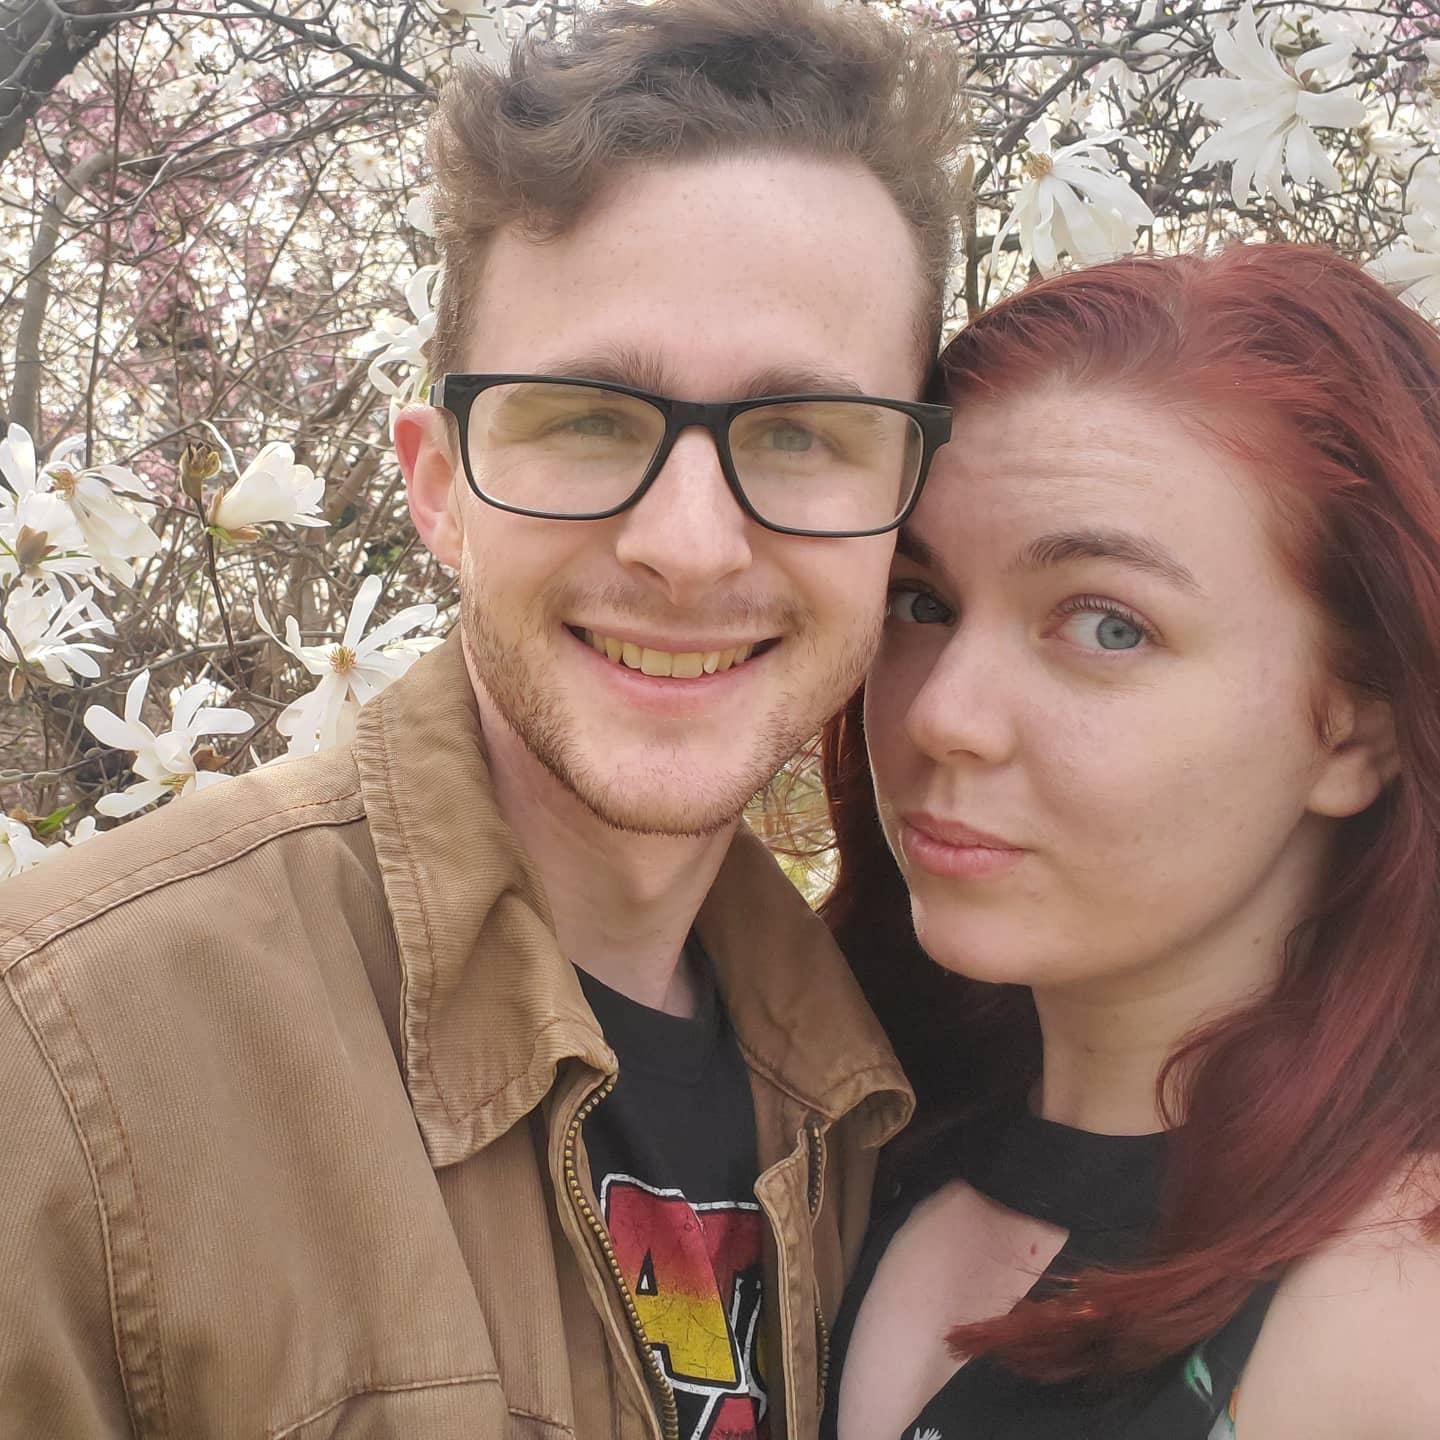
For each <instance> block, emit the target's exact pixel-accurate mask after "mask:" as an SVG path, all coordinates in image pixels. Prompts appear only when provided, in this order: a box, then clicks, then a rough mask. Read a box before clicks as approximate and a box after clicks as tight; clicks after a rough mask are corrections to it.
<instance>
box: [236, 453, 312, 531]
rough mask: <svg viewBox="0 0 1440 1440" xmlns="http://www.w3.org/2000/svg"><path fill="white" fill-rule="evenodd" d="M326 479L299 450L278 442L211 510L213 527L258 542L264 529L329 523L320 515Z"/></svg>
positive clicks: (248, 469)
mask: <svg viewBox="0 0 1440 1440" xmlns="http://www.w3.org/2000/svg"><path fill="white" fill-rule="evenodd" d="M324 500H325V481H324V478H323V477H322V476H318V475H316V474H315V472H314V471H313V470H312V469H311V468H310V467H309V466H308V465H297V464H296V463H295V451H294V450H293V449H292V448H291V447H290V446H289V445H286V444H284V443H283V442H282V441H278V440H276V441H272V442H271V443H270V444H269V445H267V446H266V447H265V448H264V449H263V450H262V451H261V452H260V453H259V454H258V455H257V456H256V457H255V458H254V459H253V460H252V461H251V462H250V463H249V464H248V465H247V466H246V467H245V469H244V472H243V473H242V474H241V476H240V478H239V479H238V480H237V481H236V482H235V483H234V484H233V485H232V486H231V487H230V488H229V489H228V490H226V491H225V492H224V493H223V494H222V495H221V496H220V498H219V499H218V500H216V501H215V504H214V505H213V506H212V507H211V510H210V523H211V525H213V526H214V527H215V528H216V529H217V530H221V531H223V532H224V533H225V534H226V535H227V536H228V537H230V538H232V539H254V538H255V534H256V529H255V527H256V526H259V525H320V526H323V525H325V524H327V523H328V522H327V521H326V519H325V517H324V516H323V515H322V514H320V513H319V511H320V507H321V505H322V504H323V503H324Z"/></svg>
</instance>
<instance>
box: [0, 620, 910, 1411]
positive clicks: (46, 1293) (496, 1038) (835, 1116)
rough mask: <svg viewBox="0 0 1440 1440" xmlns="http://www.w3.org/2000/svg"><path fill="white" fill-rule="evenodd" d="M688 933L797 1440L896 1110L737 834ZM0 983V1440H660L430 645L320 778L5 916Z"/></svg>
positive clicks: (473, 765)
mask: <svg viewBox="0 0 1440 1440" xmlns="http://www.w3.org/2000/svg"><path fill="white" fill-rule="evenodd" d="M698 926H699V931H700V935H701V938H702V939H703V941H704V944H705V945H706V947H707V949H708V950H709V952H710V954H711V956H712V957H713V959H714V963H715V967H716V973H717V977H718V983H719V986H720V989H721V992H722V994H723V996H724V998H725V1001H726V1004H727V1005H728V1007H729V1009H730V1013H731V1016H732V1018H733V1023H734V1027H735V1031H736V1033H737V1036H738V1038H739V1042H740V1046H741V1049H742V1052H743V1054H744V1057H745V1060H746V1063H747V1064H748V1066H749V1070H750V1076H751V1084H752V1088H753V1092H754V1098H755V1114H756V1122H757V1129H758V1136H759V1147H760V1163H761V1167H762V1174H761V1177H760V1180H759V1182H758V1184H757V1186H756V1195H757V1198H758V1200H759V1201H760V1203H761V1206H762V1208H763V1210H764V1212H765V1215H766V1216H767V1218H768V1221H769V1234H770V1241H769V1243H768V1247H767V1266H766V1268H767V1274H766V1299H765V1307H766V1308H765V1312H764V1317H765V1319H764V1323H765V1325H766V1326H767V1333H766V1336H765V1356H766V1374H765V1379H766V1382H767V1384H768V1388H769V1392H770V1403H771V1412H770V1415H771V1424H772V1433H773V1434H774V1435H775V1436H776V1437H777V1440H778V1437H782V1436H785V1437H791V1440H811V1437H813V1436H814V1435H815V1433H816V1427H817V1414H818V1409H817V1406H818V1403H819V1392H820V1389H821V1387H822V1385H823V1383H824V1379H823V1376H824V1370H825V1356H824V1351H825V1338H824V1335H825V1323H826V1321H827V1319H829V1318H830V1317H832V1316H833V1315H834V1312H835V1309H836V1305H837V1303H838V1301H839V1298H840V1289H841V1284H842V1280H843V1278H844V1276H845V1274H846V1272H847V1270H848V1268H849V1266H850V1264H851V1262H852V1261H853V1259H854V1256H855V1252H856V1249H857V1246H858V1244H859V1241H860V1237H861V1232H862V1229H863V1227H864V1225H865V1221H866V1211H867V1206H868V1201H869V1190H870V1183H871V1176H872V1169H873V1158H874V1151H875V1147H876V1146H877V1145H878V1144H880V1143H881V1142H883V1141H884V1140H885V1139H886V1138H887V1137H888V1136H890V1135H891V1134H892V1133H893V1132H894V1131H895V1130H896V1129H897V1128H898V1127H899V1126H900V1125H901V1124H902V1123H903V1122H904V1121H905V1119H906V1118H907V1116H908V1112H909V1107H910V1099H909V1095H908V1092H907V1091H906V1088H905V1084H904V1081H903V1079H902V1077H901V1075H900V1073H899V1070H898V1069H897V1067H896V1064H895V1062H894V1059H893V1057H892V1056H891V1053H890V1051H889V1049H888V1047H887V1045H886V1043H885V1041H884V1039H883V1037H882V1035H881V1034H880V1032H879V1030H878V1027H877V1026H876V1023H875V1021H874V1020H873V1018H872V1017H871V1016H870V1014H869V1012H868V1011H867V1010H866V1008H865V1006H864V1005H863V1003H862V1002H861V999H860V997H859V994H858V991H857V989H856V986H855V984H854V983H853V981H852V979H851V977H850V974H849V972H848V969H847V967H846V966H845V964H844V961H843V959H842V958H841V957H840V956H839V954H838V953H837V952H836V950H835V949H834V947H833V946H832V944H831V942H830V940H829V937H828V935H827V933H826V932H825V930H824V928H823V927H822V926H821V924H820V923H819V922H818V921H817V920H816V919H815V918H814V916H813V915H812V914H811V913H810V911H809V909H808V908H807V907H806V905H805V904H804V902H803V901H802V900H801V898H800V897H799V896H798V895H796V894H795V892H794V891H793V890H792V889H791V887H790V886H789V884H788V883H787V882H786V880H785V879H784V877H783V875H782V874H781V873H780V872H779V871H778V869H777V868H776V866H775V865H774V863H773V862H772V861H771V860H770V858H769V857H768V855H766V854H765V853H764V851H763V849H762V848H761V846H760V845H759V844H758V843H757V842H756V841H755V840H754V839H753V838H751V837H749V836H748V835H742V836H740V837H739V838H738V839H737V840H736V841H735V843H734V845H733V846H732V848H731V851H730V853H729V855H728V857H727V859H726V861H725V864H724V867H723V870H722V872H721V875H720V877H719V880H718V881H717V883H716V885H715V888H714V890H713V892H712V894H711V895H710V897H709V899H708V901H707V902H706V905H705V907H704V909H703V910H702V912H701V915H700V918H699V921H698ZM0 976H3V980H4V984H3V990H0V1437H4V1440H46V1437H57V1440H90V1437H99V1436H107V1437H108V1436H136V1437H145V1440H210V1437H215V1440H222V1437H223V1440H282V1437H285V1440H320V1437H323V1436H344V1437H347V1440H381V1437H405V1440H412V1437H413V1440H499V1437H502V1436H503V1437H510V1440H531V1437H534V1440H541V1437H544V1440H558V1437H561V1436H574V1437H577V1440H632V1437H633V1440H639V1437H660V1436H662V1435H664V1434H665V1433H666V1431H667V1430H669V1431H670V1432H671V1433H673V1430H674V1425H673V1409H672V1408H671V1406H672V1404H673V1402H672V1400H671V1398H670V1396H669V1394H668V1387H667V1385H666V1383H665V1382H664V1381H663V1378H662V1377H661V1376H660V1375H659V1373H658V1372H657V1371H656V1370H654V1368H653V1366H652V1362H651V1360H650V1358H649V1352H648V1350H646V1349H645V1348H644V1347H643V1346H642V1344H641V1343H639V1337H638V1335H637V1333H636V1327H635V1324H634V1322H633V1319H632V1313H633V1304H632V1303H631V1299H630V1297H629V1296H628V1295H627V1294H626V1293H625V1292H624V1290H623V1284H622V1283H617V1277H616V1275H615V1274H614V1273H612V1263H611V1261H610V1260H609V1258H608V1253H607V1252H608V1250H609V1246H608V1240H607V1239H606V1237H605V1235H604V1229H603V1226H602V1225H600V1224H599V1223H598V1221H597V1219H596V1216H597V1214H598V1207H597V1205H596V1201H595V1197H594V1195H593V1193H592V1190H591V1184H590V1179H589V1167H588V1164H587V1162H586V1158H585V1151H584V1141H583V1121H584V1117H585V1116H586V1115H587V1114H588V1113H589V1111H590V1110H591V1109H592V1108H593V1107H594V1106H595V1105H596V1104H603V1100H604V1095H605V1093H606V1092H607V1090H608V1088H609V1086H610V1085H611V1084H612V1083H613V1077H614V1074H615V1057H614V1055H613V1053H612V1052H611V1050H610V1049H609V1048H608V1046H607V1045H606V1043H605V1039H604V1036H603V1035H602V1034H601V1033H600V1031H599V1029H598V1027H597V1025H596V1023H595V1020H594V1017H593V1016H592V1014H591V1013H590V1011H589V1009H588V1007H587V1006H586V1004H585V1001H584V999H583V997H582V995H581V992H580V988H579V986H578V984H577V982H576V980H575V976H574V972H573V970H572V969H571V967H570V965H569V964H568V963H567V961H566V960H565V959H564V957H563V956H562V955H561V954H560V952H559V950H558V948H557V945H556V941H555V938H554V935H553V933H552V930H551V927H550V922H549V915H548V908H547V904H546V900H545V897H544V896H543V894H542V893H541V889H540V885H539V883H538V880H537V877H536V874H535V871H534V870H533V868H532V867H531V865H530V863H529V861H528V860H527V859H526V857H525V856H524V855H523V854H522V853H520V851H519V850H518V848H517V847H516V845H515V843H514V841H513V839H511V838H510V836H509V834H508V832H507V830H506V828H505V826H504V825H503V823H502V822H501V820H500V819H499V817H498V815H497V813H496V809H495V804H494V799H493V796H492V792H491V789H490V786H489V781H488V776H487V771H486V767H485V761H484V756H483V752H482V748H481V741H480V733H479V722H478V719H477V716H476V713H475V708H474V697H473V694H472V693H471V690H470V686H469V683H468V681H467V679H466V676H465V671H464V667H463V663H462V661H461V657H460V654H459V648H458V645H457V644H456V643H455V641H454V640H453V639H452V640H451V641H450V642H448V643H447V644H446V645H445V646H443V647H441V648H440V649H438V650H436V651H435V652H434V653H432V654H431V655H429V656H427V657H425V658H424V659H423V660H421V661H420V662H419V663H418V664H416V666H415V667H414V668H413V669H412V670H411V671H410V673H409V674H408V675H407V676H406V678H405V679H404V680H402V681H400V682H398V683H397V684H396V685H395V686H393V687H392V688H391V689H390V690H389V691H387V692H386V694H384V695H383V696H381V697H380V698H379V699H378V700H376V701H374V702H372V704H370V705H369V706H368V707H366V709H365V710H364V711H363V712H362V714H361V718H360V726H359V733H358V736H357V738H356V740H355V742H354V743H353V744H352V745H351V746H349V747H348V748H346V749H343V750H340V751H336V752H332V753H330V754H328V755H324V756H320V757H317V758H315V759H313V760H307V761H303V762H298V763H295V764H291V765H282V766H277V767H272V768H269V769H267V770H264V771H262V772H259V773H256V774H253V775H250V776H246V777H244V778H242V779H238V780H235V781H233V782H231V783H228V784H226V785H224V786H220V787H216V788H215V789H213V790H209V791H207V792H205V793H204V794H201V795H197V796H194V797H191V798H189V799H186V800H185V801H183V802H181V803H179V804H177V805H174V806H173V807H168V808H165V809H162V810H161V811H159V812H158V813H157V814H155V815H153V816H150V817H147V818H144V819H141V820H138V821H135V822H132V823H130V824H128V825H126V826H125V827H124V828H123V829H121V830H119V831H118V832H117V833H116V834H114V835H112V836H108V837H105V838H102V839H100V840H96V841H94V842H92V843H91V844H90V845H87V846H84V847H82V848H78V849H76V850H74V851H72V852H71V853H70V854H68V855H65V856H62V857H60V858H59V859H57V860H55V861H54V862H51V863H47V864H46V865H44V866H41V867H40V868H38V869H37V870H35V871H32V872H30V873H28V874H26V875H24V876H21V877H19V878H18V879H13V880H9V881H6V882H5V883H4V885H3V886H0Z"/></svg>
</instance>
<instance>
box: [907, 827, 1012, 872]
mask: <svg viewBox="0 0 1440 1440" xmlns="http://www.w3.org/2000/svg"><path fill="white" fill-rule="evenodd" d="M900 847H901V849H902V850H903V851H904V852H905V858H906V859H907V860H909V861H910V863H911V864H912V865H914V866H916V867H917V868H919V869H921V870H925V871H928V872H929V873H930V874H932V875H939V876H943V877H945V878H948V879H954V880H983V879H989V878H992V877H994V876H997V875H1004V874H1007V873H1008V872H1009V871H1011V870H1013V869H1014V868H1015V867H1016V866H1017V865H1018V864H1019V863H1020V862H1021V860H1023V859H1024V858H1025V855H1026V853H1027V852H1026V851H1024V850H1022V849H1021V848H1020V847H1019V846H1018V845H1011V844H1010V843H1009V842H1008V841H1006V840H1002V839H1001V838H1000V837H999V836H998V835H990V834H987V833H986V832H985V831H983V830H976V829H975V828H974V827H973V826H970V825H963V824H961V823H960V822H959V821H955V820H941V819H939V818H938V817H937V816H934V815H926V814H912V815H902V816H901V817H900Z"/></svg>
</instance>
